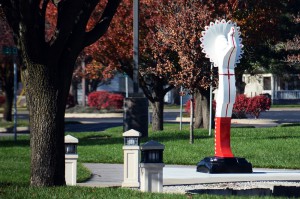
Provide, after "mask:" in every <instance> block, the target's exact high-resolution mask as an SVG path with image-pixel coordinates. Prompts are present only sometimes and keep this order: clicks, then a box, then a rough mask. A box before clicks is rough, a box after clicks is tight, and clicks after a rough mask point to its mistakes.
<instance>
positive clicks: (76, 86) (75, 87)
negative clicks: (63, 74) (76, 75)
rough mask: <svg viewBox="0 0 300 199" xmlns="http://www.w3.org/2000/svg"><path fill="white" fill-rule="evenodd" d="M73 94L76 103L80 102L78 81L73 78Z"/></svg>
mask: <svg viewBox="0 0 300 199" xmlns="http://www.w3.org/2000/svg"><path fill="white" fill-rule="evenodd" d="M71 95H72V96H73V99H74V104H76V105H77V104H78V82H77V81H76V80H72V86H71Z"/></svg>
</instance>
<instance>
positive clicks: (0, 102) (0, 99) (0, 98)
mask: <svg viewBox="0 0 300 199" xmlns="http://www.w3.org/2000/svg"><path fill="white" fill-rule="evenodd" d="M4 103H5V97H4V96H0V106H2V105H3V104H4Z"/></svg>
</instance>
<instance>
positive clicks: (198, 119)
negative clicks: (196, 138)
mask: <svg viewBox="0 0 300 199" xmlns="http://www.w3.org/2000/svg"><path fill="white" fill-rule="evenodd" d="M194 96H195V113H194V114H195V123H194V128H196V129H197V128H202V127H203V114H202V101H201V97H202V96H201V93H200V92H199V91H198V90H197V91H196V92H195V94H194Z"/></svg>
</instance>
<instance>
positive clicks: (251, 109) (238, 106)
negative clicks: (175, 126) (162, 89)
mask: <svg viewBox="0 0 300 199" xmlns="http://www.w3.org/2000/svg"><path fill="white" fill-rule="evenodd" d="M190 103H191V100H189V101H187V103H186V106H185V112H187V113H188V114H190ZM270 107H271V100H270V98H268V97H267V96H264V95H259V96H255V97H252V98H248V97H247V96H246V95H244V94H241V95H237V96H236V98H235V103H234V105H233V109H232V116H233V117H235V118H246V114H250V115H252V116H254V117H255V118H258V117H259V115H260V113H261V112H263V111H266V110H269V109H270ZM213 110H216V102H215V101H213Z"/></svg>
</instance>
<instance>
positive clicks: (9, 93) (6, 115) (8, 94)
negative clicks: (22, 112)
mask: <svg viewBox="0 0 300 199" xmlns="http://www.w3.org/2000/svg"><path fill="white" fill-rule="evenodd" d="M4 92H5V103H4V112H3V120H4V121H12V106H13V101H14V90H13V86H9V85H7V86H5V89H4Z"/></svg>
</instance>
